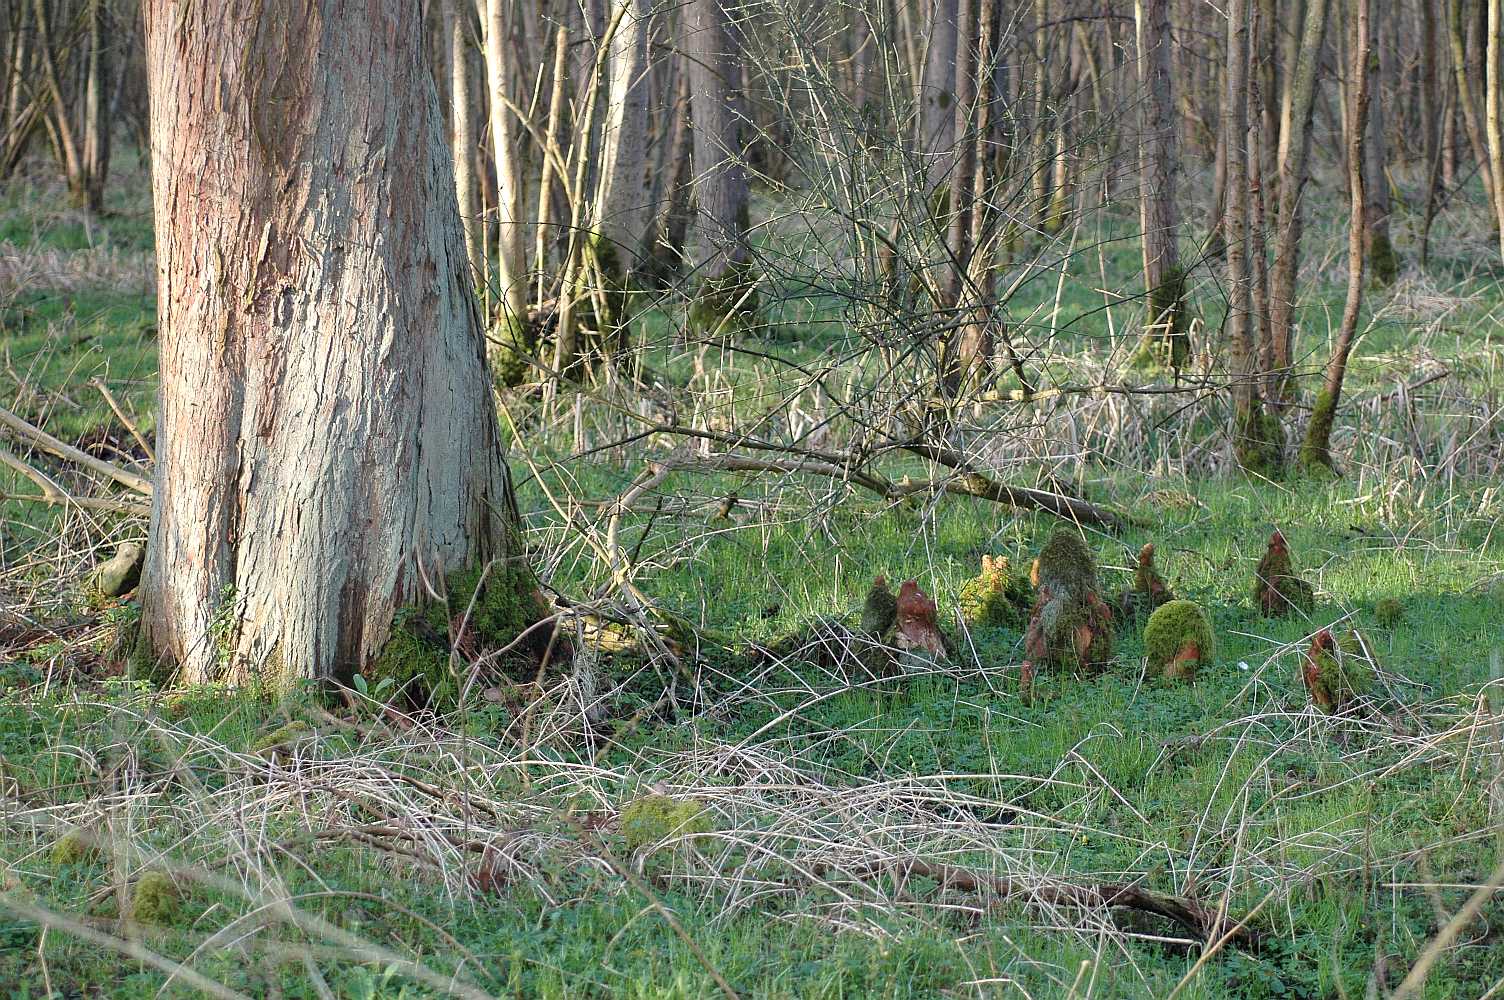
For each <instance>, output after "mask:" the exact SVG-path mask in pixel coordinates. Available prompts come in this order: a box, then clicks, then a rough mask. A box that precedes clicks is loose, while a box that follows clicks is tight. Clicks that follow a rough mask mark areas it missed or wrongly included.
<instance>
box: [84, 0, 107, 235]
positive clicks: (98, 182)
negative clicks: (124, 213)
mask: <svg viewBox="0 0 1504 1000" xmlns="http://www.w3.org/2000/svg"><path fill="white" fill-rule="evenodd" d="M87 2H88V4H89V8H88V14H87V17H88V34H87V37H86V39H85V44H86V45H87V46H88V48H87V49H86V50H85V54H84V59H85V67H84V96H83V110H82V117H83V120H82V122H80V128H79V131H80V133H81V134H82V140H83V150H82V151H81V153H80V156H79V167H80V169H81V177H80V179H79V180H80V186H81V188H82V194H83V201H84V206H85V207H86V208H88V210H89V211H90V212H94V213H98V212H101V211H103V210H104V187H105V180H106V179H107V178H108V177H109V173H110V124H111V121H110V118H109V117H108V115H106V113H105V112H106V101H107V98H108V93H107V91H108V87H109V77H110V65H109V53H108V50H107V49H106V47H105V35H106V31H105V23H104V22H105V15H106V13H107V12H106V10H105V5H104V0H87Z"/></svg>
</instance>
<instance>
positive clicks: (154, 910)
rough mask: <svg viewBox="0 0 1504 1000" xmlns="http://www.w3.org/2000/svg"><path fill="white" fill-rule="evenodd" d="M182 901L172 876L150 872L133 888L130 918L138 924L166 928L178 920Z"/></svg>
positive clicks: (145, 873)
mask: <svg viewBox="0 0 1504 1000" xmlns="http://www.w3.org/2000/svg"><path fill="white" fill-rule="evenodd" d="M180 904H181V899H180V897H179V895H178V887H177V886H176V885H175V884H174V883H173V881H172V876H170V875H168V874H167V873H166V872H164V871H156V870H152V871H148V872H144V873H142V875H141V877H140V878H138V879H136V884H135V885H133V886H131V894H130V914H129V915H130V918H131V919H132V920H134V921H135V922H136V923H138V924H150V925H152V926H156V927H166V926H168V925H169V924H171V923H172V922H173V921H174V920H176V919H177V916H178V911H179V909H180Z"/></svg>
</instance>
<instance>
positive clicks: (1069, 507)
mask: <svg viewBox="0 0 1504 1000" xmlns="http://www.w3.org/2000/svg"><path fill="white" fill-rule="evenodd" d="M918 447H922V446H908V445H905V446H904V448H905V450H908V451H914V450H915V448H918ZM936 451H942V452H943V451H944V449H936ZM917 453H919V452H916V454H917ZM947 454H949V453H947ZM925 457H927V458H932V460H934V461H938V462H939V464H941V465H950V466H951V468H954V469H956V471H957V475H956V476H954V477H949V478H945V479H926V480H924V481H922V482H910V481H908V480H904V481H902V482H896V483H895V482H893V481H892V480H890V479H886V478H884V477H883V476H879V475H877V474H876V473H873V472H863V471H861V470H859V469H854V468H851V467H849V466H844V465H836V464H833V463H831V462H825V461H821V460H819V459H814V458H754V457H752V456H750V455H736V454H731V453H724V452H723V453H721V454H719V455H686V456H673V457H669V458H664V459H660V460H658V461H656V462H655V463H654V464H655V465H657V466H658V467H660V468H663V469H667V470H672V471H713V472H784V473H789V472H800V473H805V474H808V475H812V476H825V477H826V478H829V479H836V480H840V481H841V482H849V483H854V484H856V485H857V486H860V487H862V488H863V489H866V490H870V491H871V492H873V493H876V494H877V495H878V496H880V497H882V498H884V499H885V500H904V499H907V498H908V497H912V496H915V495H918V494H925V493H954V494H956V495H958V496H968V497H977V498H979V499H983V500H991V501H993V502H994V503H1000V504H1005V505H1007V506H1009V507H1018V508H1021V509H1025V510H1042V511H1044V512H1046V513H1049V514H1054V515H1055V516H1056V517H1061V518H1064V519H1065V520H1067V521H1072V522H1075V523H1078V524H1090V525H1093V526H1095V527H1098V528H1103V529H1105V530H1108V531H1118V530H1120V529H1121V528H1122V527H1123V519H1122V518H1121V517H1119V516H1118V515H1117V514H1114V513H1112V512H1111V511H1108V510H1104V509H1103V508H1101V507H1098V506H1096V505H1095V504H1093V503H1090V502H1088V501H1086V500H1077V499H1074V498H1072V497H1067V496H1061V495H1060V494H1058V493H1050V492H1048V491H1046V490H1035V489H1029V488H1027V487H1022V486H1007V485H1004V484H1003V483H999V482H997V481H996V480H994V479H991V478H989V477H988V476H986V475H984V474H983V473H981V472H977V471H975V470H971V469H966V468H963V467H960V466H956V465H951V463H949V462H946V461H943V460H940V459H936V458H934V457H933V456H931V455H926V456H925Z"/></svg>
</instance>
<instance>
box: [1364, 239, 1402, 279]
mask: <svg viewBox="0 0 1504 1000" xmlns="http://www.w3.org/2000/svg"><path fill="white" fill-rule="evenodd" d="M1368 274H1369V282H1370V284H1372V286H1373V287H1374V288H1388V287H1389V286H1390V285H1392V284H1394V283H1395V281H1396V279H1398V278H1399V276H1400V255H1399V253H1397V252H1396V251H1395V249H1394V242H1393V241H1392V240H1391V239H1390V238H1389V236H1388V235H1387V234H1386V233H1384V232H1381V231H1372V232H1370V233H1369V240H1368Z"/></svg>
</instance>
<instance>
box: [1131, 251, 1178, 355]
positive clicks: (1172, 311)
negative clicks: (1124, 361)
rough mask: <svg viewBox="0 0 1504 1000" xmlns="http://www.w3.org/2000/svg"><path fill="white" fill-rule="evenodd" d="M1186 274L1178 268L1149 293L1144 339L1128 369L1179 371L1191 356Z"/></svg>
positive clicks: (1139, 344) (1140, 342) (1134, 353)
mask: <svg viewBox="0 0 1504 1000" xmlns="http://www.w3.org/2000/svg"><path fill="white" fill-rule="evenodd" d="M1185 284H1186V276H1185V271H1183V270H1181V269H1180V268H1175V269H1173V270H1171V271H1170V272H1169V273H1168V274H1166V275H1165V278H1164V280H1163V281H1162V282H1161V283H1160V284H1159V285H1158V286H1157V287H1155V288H1152V289H1150V290H1149V294H1148V296H1147V299H1146V302H1145V306H1144V308H1145V314H1144V336H1143V337H1142V338H1141V339H1140V340H1139V343H1138V348H1137V349H1136V350H1135V351H1134V352H1133V356H1132V357H1131V358H1129V359H1128V367H1129V368H1131V369H1133V370H1135V371H1139V372H1144V373H1146V374H1152V373H1157V372H1161V371H1167V370H1168V371H1179V370H1180V369H1182V368H1184V367H1185V365H1186V362H1187V361H1189V360H1190V357H1191V339H1190V337H1188V336H1186V332H1185V324H1186V309H1185Z"/></svg>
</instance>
